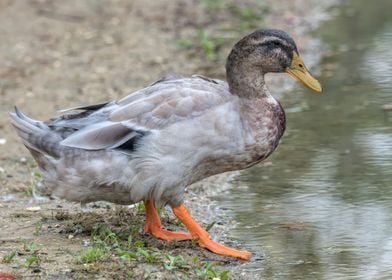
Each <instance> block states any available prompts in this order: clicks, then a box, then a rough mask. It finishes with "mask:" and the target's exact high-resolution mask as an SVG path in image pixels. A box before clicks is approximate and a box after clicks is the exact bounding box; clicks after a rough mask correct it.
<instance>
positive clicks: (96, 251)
mask: <svg viewBox="0 0 392 280" xmlns="http://www.w3.org/2000/svg"><path fill="white" fill-rule="evenodd" d="M105 254H106V251H105V250H104V249H103V248H101V247H97V246H94V247H88V248H86V249H84V250H83V251H82V252H81V253H80V256H78V257H77V262H78V263H82V264H84V263H92V262H96V261H98V260H101V259H103V257H104V256H105Z"/></svg>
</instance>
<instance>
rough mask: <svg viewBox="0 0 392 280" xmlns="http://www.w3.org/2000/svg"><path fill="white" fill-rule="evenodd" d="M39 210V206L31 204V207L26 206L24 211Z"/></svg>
mask: <svg viewBox="0 0 392 280" xmlns="http://www.w3.org/2000/svg"><path fill="white" fill-rule="evenodd" d="M40 210H41V207H39V206H32V207H27V208H26V211H30V212H37V211H40Z"/></svg>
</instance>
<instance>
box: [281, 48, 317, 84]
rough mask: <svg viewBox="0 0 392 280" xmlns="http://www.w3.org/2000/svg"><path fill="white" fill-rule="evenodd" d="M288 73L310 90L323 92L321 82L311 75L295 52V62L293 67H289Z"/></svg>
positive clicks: (292, 63)
mask: <svg viewBox="0 0 392 280" xmlns="http://www.w3.org/2000/svg"><path fill="white" fill-rule="evenodd" d="M286 72H287V73H288V74H289V75H290V76H292V77H294V78H295V79H296V80H298V81H300V82H301V83H302V84H304V85H305V86H307V87H308V88H310V89H312V90H314V91H316V92H321V91H322V88H321V85H320V83H319V81H317V80H316V79H315V78H314V77H313V76H312V75H311V74H310V73H309V71H308V69H306V67H305V64H304V62H303V61H302V59H301V58H300V57H299V55H298V54H297V52H295V51H294V52H293V61H292V62H291V65H290V66H289V67H287V69H286Z"/></svg>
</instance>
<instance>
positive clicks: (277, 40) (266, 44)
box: [226, 29, 321, 92]
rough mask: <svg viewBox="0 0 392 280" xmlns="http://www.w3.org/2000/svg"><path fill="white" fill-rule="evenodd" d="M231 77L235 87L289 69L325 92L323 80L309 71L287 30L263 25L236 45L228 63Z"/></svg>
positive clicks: (253, 83)
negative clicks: (266, 27) (264, 27)
mask: <svg viewBox="0 0 392 280" xmlns="http://www.w3.org/2000/svg"><path fill="white" fill-rule="evenodd" d="M226 72H227V79H228V82H229V85H230V88H231V89H233V90H234V91H238V90H244V89H245V90H246V88H247V86H246V84H248V88H249V89H248V90H250V89H251V88H256V87H260V86H261V84H262V85H263V84H264V78H263V77H264V75H265V74H267V73H271V72H275V73H279V72H282V73H283V72H285V73H288V74H289V75H291V76H292V77H294V78H295V79H297V80H298V81H300V82H301V83H303V84H304V85H305V86H307V87H309V88H310V89H312V90H314V91H316V92H321V85H320V83H319V82H318V81H317V80H316V79H315V78H314V77H313V76H312V75H311V74H310V73H309V71H308V69H307V68H306V66H305V64H304V62H303V61H302V59H301V58H300V56H299V53H298V50H297V46H296V44H295V42H294V40H293V39H292V38H291V37H290V36H289V35H288V34H287V33H286V32H284V31H281V30H277V29H260V30H257V31H255V32H253V33H251V34H249V35H247V36H245V37H244V38H242V39H241V40H240V41H239V42H238V43H237V44H235V46H234V47H233V49H232V51H231V53H230V55H229V57H228V59H227V63H226Z"/></svg>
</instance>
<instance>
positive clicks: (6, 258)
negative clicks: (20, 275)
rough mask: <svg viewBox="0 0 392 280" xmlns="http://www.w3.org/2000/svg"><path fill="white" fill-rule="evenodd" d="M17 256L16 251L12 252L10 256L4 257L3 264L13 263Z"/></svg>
mask: <svg viewBox="0 0 392 280" xmlns="http://www.w3.org/2000/svg"><path fill="white" fill-rule="evenodd" d="M15 256H16V251H12V252H10V253H9V254H6V255H4V256H3V263H11V262H12V261H13V260H14V258H15Z"/></svg>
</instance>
